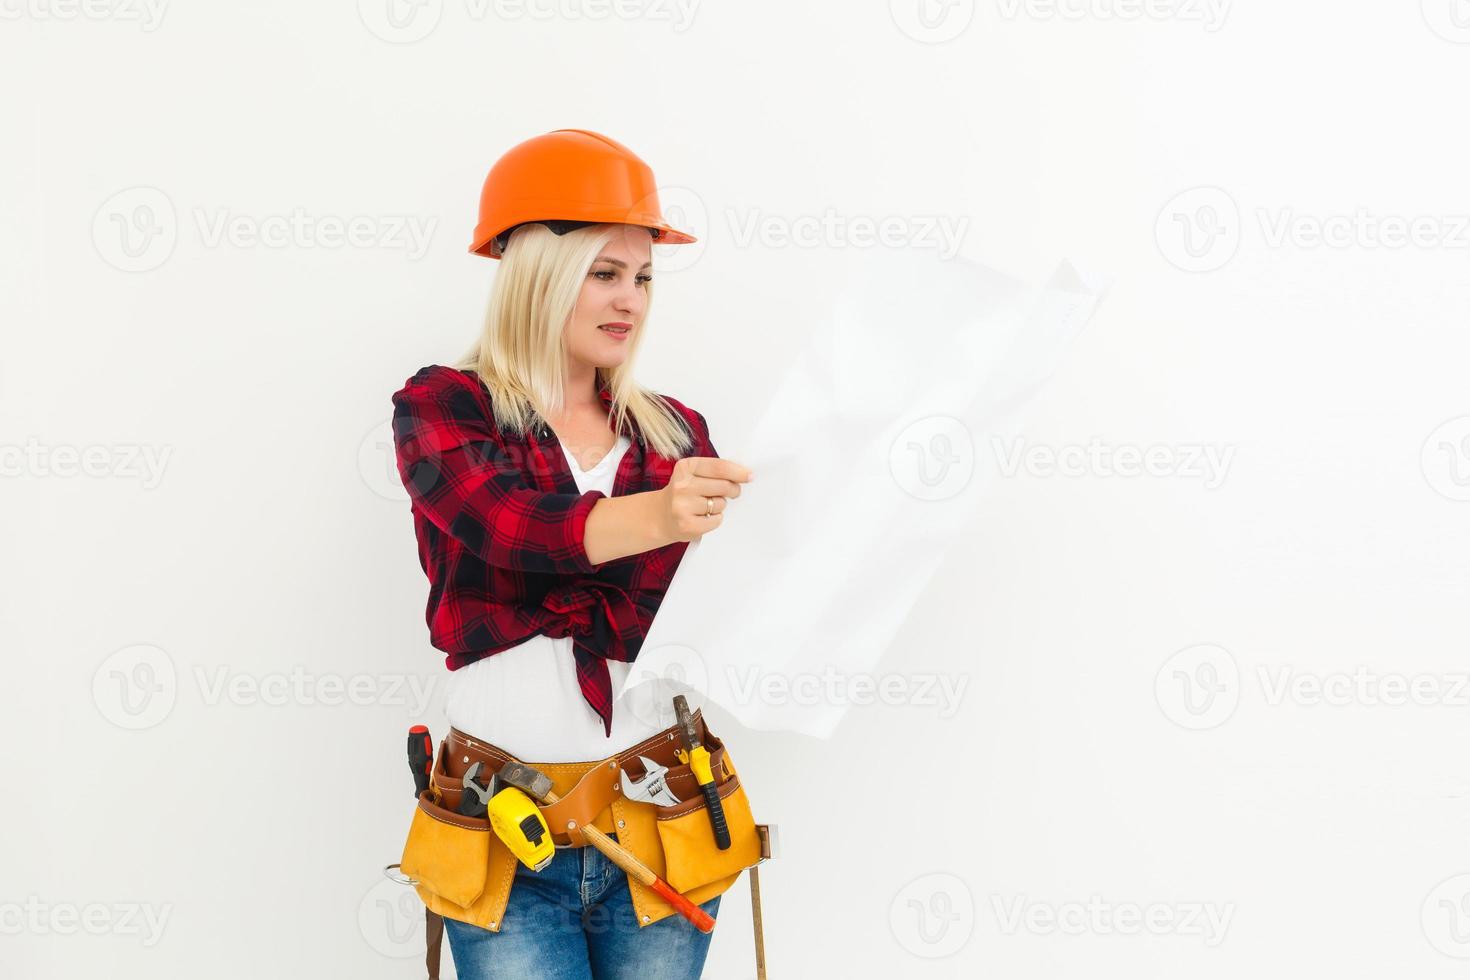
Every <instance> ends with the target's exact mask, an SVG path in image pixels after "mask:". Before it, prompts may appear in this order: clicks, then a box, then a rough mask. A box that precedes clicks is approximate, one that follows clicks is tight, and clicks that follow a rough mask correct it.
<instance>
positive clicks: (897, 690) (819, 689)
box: [725, 664, 970, 721]
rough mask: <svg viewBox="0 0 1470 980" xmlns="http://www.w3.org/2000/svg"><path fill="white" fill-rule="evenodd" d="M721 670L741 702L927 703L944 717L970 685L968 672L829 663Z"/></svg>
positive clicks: (915, 705) (951, 712)
mask: <svg viewBox="0 0 1470 980" xmlns="http://www.w3.org/2000/svg"><path fill="white" fill-rule="evenodd" d="M725 670H726V675H727V676H726V680H727V681H728V682H729V687H730V690H731V691H732V692H734V695H735V699H736V701H737V702H738V703H740V704H756V703H760V704H763V705H771V706H779V707H784V706H787V705H793V704H794V705H798V706H802V707H815V706H817V705H837V706H844V707H848V706H851V707H867V706H869V705H873V704H881V705H885V706H886V707H890V708H924V709H931V708H932V709H935V712H936V714H938V716H939V717H940V718H941V719H943V720H946V721H947V720H949V719H950V718H953V717H954V716H955V715H956V714H958V713H959V710H960V705H961V703H962V702H963V701H964V698H965V690H966V688H968V687H969V686H970V676H969V675H968V674H936V673H926V672H916V673H908V674H904V673H888V674H870V673H864V672H858V673H849V672H847V671H841V670H838V669H837V668H835V667H833V666H832V665H831V664H828V665H827V666H825V667H824V668H823V669H822V670H821V671H795V672H790V673H788V672H784V671H771V670H763V669H761V668H760V667H757V666H754V665H746V666H744V667H741V666H737V665H734V664H731V665H728V666H727V667H726V668H725Z"/></svg>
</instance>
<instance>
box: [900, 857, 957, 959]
mask: <svg viewBox="0 0 1470 980" xmlns="http://www.w3.org/2000/svg"><path fill="white" fill-rule="evenodd" d="M888 928H889V929H890V930H892V932H893V938H894V939H896V940H898V944H899V945H900V946H902V947H903V948H904V949H905V950H907V951H908V952H909V953H911V954H913V955H914V956H917V957H919V958H921V959H926V960H937V959H943V958H944V957H946V956H953V955H954V954H956V953H958V952H959V951H960V950H962V949H964V947H965V944H966V943H967V942H969V941H970V936H971V934H973V933H974V931H975V899H974V896H973V895H971V894H970V887H969V886H968V885H966V884H965V882H964V881H963V880H962V879H960V878H958V877H956V876H955V875H952V874H945V873H942V872H936V873H934V874H927V875H922V876H920V877H918V878H915V879H914V880H913V881H911V882H909V883H908V884H907V885H904V886H903V888H902V889H900V890H899V892H898V894H897V895H894V896H893V902H892V903H891V904H890V905H889V906H888Z"/></svg>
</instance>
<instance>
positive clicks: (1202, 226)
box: [1154, 187, 1241, 272]
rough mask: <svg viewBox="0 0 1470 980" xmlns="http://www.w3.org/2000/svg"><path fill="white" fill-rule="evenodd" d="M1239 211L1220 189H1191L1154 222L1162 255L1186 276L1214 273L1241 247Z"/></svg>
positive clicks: (1166, 205) (1166, 208)
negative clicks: (1186, 273)
mask: <svg viewBox="0 0 1470 980" xmlns="http://www.w3.org/2000/svg"><path fill="white" fill-rule="evenodd" d="M1240 238H1241V227H1240V208H1239V207H1238V206H1237V205H1236V203H1235V198H1233V197H1231V196H1230V195H1229V194H1228V193H1227V192H1226V191H1224V190H1223V189H1221V188H1219V187H1192V188H1190V189H1189V190H1187V191H1182V192H1181V193H1179V194H1176V195H1174V197H1173V198H1172V199H1170V201H1169V203H1167V204H1165V205H1164V207H1163V209H1162V210H1161V211H1159V216H1158V218H1157V220H1156V221H1155V222H1154V240H1155V242H1157V244H1158V247H1159V252H1160V253H1161V254H1162V255H1163V256H1164V258H1165V259H1167V260H1168V261H1169V263H1170V264H1171V265H1173V266H1174V267H1175V268H1178V269H1182V270H1184V271H1185V272H1213V271H1214V270H1216V269H1219V268H1222V267H1223V266H1224V265H1225V264H1226V263H1227V262H1229V261H1230V260H1231V259H1232V258H1234V257H1235V252H1236V249H1238V248H1239V247H1240Z"/></svg>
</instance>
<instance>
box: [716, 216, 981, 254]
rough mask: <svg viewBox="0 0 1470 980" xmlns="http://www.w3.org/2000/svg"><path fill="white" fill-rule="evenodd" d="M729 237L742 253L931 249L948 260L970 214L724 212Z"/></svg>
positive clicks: (961, 238) (956, 250) (960, 237)
mask: <svg viewBox="0 0 1470 980" xmlns="http://www.w3.org/2000/svg"><path fill="white" fill-rule="evenodd" d="M725 218H726V221H727V222H728V223H729V227H730V233H731V237H732V239H733V240H734V242H735V244H736V245H737V246H738V247H740V248H748V247H749V246H750V245H752V244H759V245H761V246H762V247H764V248H787V247H791V246H795V247H796V248H873V247H874V246H876V245H881V246H883V247H885V248H912V249H932V250H933V251H934V252H936V253H938V255H939V258H940V259H944V260H948V259H952V258H954V257H955V255H956V254H957V253H958V252H959V249H960V245H961V244H962V243H963V242H964V238H965V232H966V231H967V230H968V229H969V227H970V219H969V217H968V216H967V215H961V216H958V217H956V216H954V215H946V214H918V215H886V216H884V217H881V218H875V217H873V216H871V215H849V214H842V213H840V212H838V211H837V210H836V209H835V208H827V209H826V210H825V211H823V212H822V213H821V214H802V215H781V214H767V213H765V212H762V211H760V210H759V209H751V210H748V211H745V212H740V211H737V210H735V209H730V210H727V211H726V212H725Z"/></svg>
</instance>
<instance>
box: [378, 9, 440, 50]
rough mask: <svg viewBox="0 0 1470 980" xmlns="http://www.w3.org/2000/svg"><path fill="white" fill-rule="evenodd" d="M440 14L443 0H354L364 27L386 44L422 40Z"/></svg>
mask: <svg viewBox="0 0 1470 980" xmlns="http://www.w3.org/2000/svg"><path fill="white" fill-rule="evenodd" d="M443 14H444V0H357V16H358V17H359V18H360V19H361V20H362V24H363V26H364V27H366V28H367V29H368V30H369V31H370V32H371V33H372V34H373V36H374V37H377V38H379V39H380V40H383V41H387V42H388V43H389V44H412V43H413V42H415V41H422V40H423V39H424V38H426V37H428V36H429V35H430V34H432V33H433V31H434V28H436V27H438V26H439V18H440V17H442V16H443Z"/></svg>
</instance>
